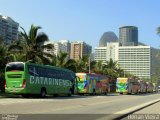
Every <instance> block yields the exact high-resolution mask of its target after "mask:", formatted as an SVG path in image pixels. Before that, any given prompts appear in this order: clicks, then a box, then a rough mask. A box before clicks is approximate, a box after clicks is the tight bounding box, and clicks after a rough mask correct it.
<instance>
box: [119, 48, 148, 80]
mask: <svg viewBox="0 0 160 120" xmlns="http://www.w3.org/2000/svg"><path fill="white" fill-rule="evenodd" d="M118 64H119V65H120V67H121V68H122V69H123V70H124V71H125V72H127V73H130V74H133V75H135V76H138V77H140V78H149V79H150V78H151V47H150V46H120V47H119V56H118Z"/></svg>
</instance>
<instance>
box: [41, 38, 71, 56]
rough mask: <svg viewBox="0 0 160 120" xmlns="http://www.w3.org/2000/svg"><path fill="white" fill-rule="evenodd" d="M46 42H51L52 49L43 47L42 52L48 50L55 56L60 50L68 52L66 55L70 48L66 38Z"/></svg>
mask: <svg viewBox="0 0 160 120" xmlns="http://www.w3.org/2000/svg"><path fill="white" fill-rule="evenodd" d="M44 44H45V45H46V44H53V45H54V49H53V50H52V49H46V48H45V49H44V52H48V53H50V54H54V55H55V56H57V55H58V54H59V53H60V51H62V52H66V53H68V55H69V54H70V52H68V50H70V49H69V48H70V46H69V41H66V40H62V41H58V42H53V41H49V42H45V43H44Z"/></svg>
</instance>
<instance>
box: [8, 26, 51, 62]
mask: <svg viewBox="0 0 160 120" xmlns="http://www.w3.org/2000/svg"><path fill="white" fill-rule="evenodd" d="M21 29H22V31H21V32H20V34H21V36H22V39H20V40H18V41H16V43H15V44H13V45H11V46H10V47H9V51H12V52H14V53H22V52H23V53H24V54H21V55H22V58H24V60H25V61H28V60H32V61H33V62H40V61H41V62H42V63H43V64H48V63H50V60H49V58H48V57H53V55H51V54H49V53H47V52H44V51H43V49H44V48H49V49H53V47H54V46H53V45H52V44H47V45H44V42H46V41H49V40H48V36H47V35H46V34H45V33H43V32H40V33H38V30H39V29H41V27H40V26H34V25H31V28H30V30H29V33H28V35H27V33H26V31H25V30H24V28H22V27H21ZM38 60H40V61H38Z"/></svg>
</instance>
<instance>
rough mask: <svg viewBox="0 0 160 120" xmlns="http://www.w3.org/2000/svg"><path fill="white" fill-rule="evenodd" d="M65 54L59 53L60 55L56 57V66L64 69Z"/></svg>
mask: <svg viewBox="0 0 160 120" xmlns="http://www.w3.org/2000/svg"><path fill="white" fill-rule="evenodd" d="M67 55H68V54H67V53H66V52H62V51H60V53H59V54H58V55H57V57H56V66H58V67H64V66H65V65H66V63H67Z"/></svg>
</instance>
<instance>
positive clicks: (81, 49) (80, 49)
mask: <svg viewBox="0 0 160 120" xmlns="http://www.w3.org/2000/svg"><path fill="white" fill-rule="evenodd" d="M91 52H92V47H91V46H90V45H88V44H86V43H85V42H83V41H76V42H71V53H70V58H71V59H75V60H78V59H79V58H82V57H83V56H84V55H91Z"/></svg>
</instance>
